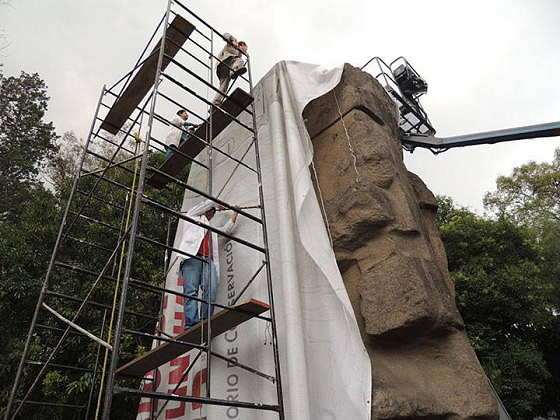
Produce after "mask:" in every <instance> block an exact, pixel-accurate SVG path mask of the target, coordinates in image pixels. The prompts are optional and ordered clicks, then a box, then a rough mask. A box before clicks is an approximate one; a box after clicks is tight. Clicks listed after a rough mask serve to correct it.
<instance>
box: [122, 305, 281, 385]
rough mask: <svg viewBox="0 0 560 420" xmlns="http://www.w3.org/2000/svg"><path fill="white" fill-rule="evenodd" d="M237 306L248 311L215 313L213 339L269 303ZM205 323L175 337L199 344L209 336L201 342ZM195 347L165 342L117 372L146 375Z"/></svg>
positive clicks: (135, 375)
mask: <svg viewBox="0 0 560 420" xmlns="http://www.w3.org/2000/svg"><path fill="white" fill-rule="evenodd" d="M235 308H239V309H243V310H244V311H246V312H237V311H231V310H229V309H224V310H221V311H220V312H218V313H216V314H214V315H213V316H212V338H214V337H217V336H219V335H221V334H223V333H225V332H226V331H228V330H230V329H232V328H234V327H236V326H238V325H239V324H242V323H243V322H245V321H248V320H249V319H251V318H253V317H254V316H255V315H260V314H262V313H263V312H266V311H268V309H269V308H270V306H269V305H267V304H266V303H263V302H260V301H258V300H254V299H251V300H248V301H246V302H243V303H240V304H237V305H235ZM206 323H207V321H204V322H202V323H198V324H196V325H195V326H194V327H192V328H190V329H188V330H187V331H185V332H183V333H181V334H179V335H177V336H175V340H179V341H185V342H189V343H195V344H200V343H201V342H202V341H204V340H205V338H206V336H204V337H203V338H202V341H201V332H203V333H204V334H207V330H206ZM193 348H194V347H191V346H184V345H181V344H177V343H164V344H162V345H161V346H158V347H156V348H155V349H153V350H151V351H150V352H148V353H146V354H145V355H143V356H141V357H139V358H137V359H134V360H132V361H130V362H128V363H127V364H126V365H124V366H121V367H120V368H118V369H117V375H122V376H131V377H136V378H143V377H144V375H145V374H146V372H149V371H150V370H153V369H155V368H157V367H158V366H161V365H163V364H165V363H167V362H169V361H170V360H173V359H175V358H176V357H178V356H180V355H181V354H183V353H185V352H187V351H189V350H191V349H193Z"/></svg>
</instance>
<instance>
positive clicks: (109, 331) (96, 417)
mask: <svg viewBox="0 0 560 420" xmlns="http://www.w3.org/2000/svg"><path fill="white" fill-rule="evenodd" d="M133 137H134V139H135V140H136V147H135V150H134V154H135V155H136V153H138V146H139V144H140V142H141V141H142V139H141V138H140V135H139V134H138V133H135V134H134V135H133ZM137 173H138V159H136V161H135V162H134V175H133V178H132V187H131V189H130V191H131V194H130V200H129V202H128V211H127V215H126V222H125V230H126V229H128V227H129V223H130V216H131V214H132V203H133V202H134V190H135V188H136V175H137ZM125 245H126V242H125V241H123V243H122V246H121V256H120V259H119V269H118V271H117V277H116V281H115V289H114V292H113V305H112V309H111V319H110V321H109V329H108V333H107V334H108V335H107V342H108V343H111V339H112V338H113V337H112V331H113V322H114V320H115V309H116V306H117V295H118V291H119V283H120V280H121V272H122V266H123V261H124V256H125ZM108 358H109V350H108V349H105V354H104V356H103V367H102V368H101V383H100V385H99V394H98V396H97V407H96V409H95V419H96V420H97V419H98V418H99V410H100V408H101V396H102V394H103V387H104V386H105V374H106V370H107V360H108Z"/></svg>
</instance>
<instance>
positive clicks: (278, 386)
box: [247, 55, 284, 420]
mask: <svg viewBox="0 0 560 420" xmlns="http://www.w3.org/2000/svg"><path fill="white" fill-rule="evenodd" d="M247 70H248V71H247V73H248V74H249V87H250V89H251V95H252V96H253V98H254V97H255V95H254V91H253V78H252V75H251V59H250V58H249V55H247ZM251 111H252V118H253V130H254V136H255V137H254V142H253V143H254V146H255V160H256V164H257V180H258V184H259V201H260V204H261V206H260V210H261V220H262V230H263V245H264V249H265V256H266V283H267V287H268V302H269V304H270V319H271V321H270V323H271V325H272V348H273V351H274V373H275V375H276V395H277V398H278V407H279V411H278V415H279V417H280V420H284V398H283V396H282V378H281V376H280V357H279V355H278V336H277V332H276V314H275V311H274V292H273V288H272V272H271V270H270V254H269V249H268V233H267V229H266V212H265V206H264V194H263V187H262V173H261V159H260V154H259V139H258V133H257V117H256V111H255V100H253V102H251Z"/></svg>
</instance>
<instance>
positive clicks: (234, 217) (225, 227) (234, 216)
mask: <svg viewBox="0 0 560 420" xmlns="http://www.w3.org/2000/svg"><path fill="white" fill-rule="evenodd" d="M237 216H239V213H237V212H236V211H233V212H232V213H231V217H230V219H229V220H228V221H227V223H226V224H225V225H223V226H222V227H221V228H220V230H222V231H223V232H224V233H228V234H229V233H231V232H233V230H234V229H235V226H236V223H237Z"/></svg>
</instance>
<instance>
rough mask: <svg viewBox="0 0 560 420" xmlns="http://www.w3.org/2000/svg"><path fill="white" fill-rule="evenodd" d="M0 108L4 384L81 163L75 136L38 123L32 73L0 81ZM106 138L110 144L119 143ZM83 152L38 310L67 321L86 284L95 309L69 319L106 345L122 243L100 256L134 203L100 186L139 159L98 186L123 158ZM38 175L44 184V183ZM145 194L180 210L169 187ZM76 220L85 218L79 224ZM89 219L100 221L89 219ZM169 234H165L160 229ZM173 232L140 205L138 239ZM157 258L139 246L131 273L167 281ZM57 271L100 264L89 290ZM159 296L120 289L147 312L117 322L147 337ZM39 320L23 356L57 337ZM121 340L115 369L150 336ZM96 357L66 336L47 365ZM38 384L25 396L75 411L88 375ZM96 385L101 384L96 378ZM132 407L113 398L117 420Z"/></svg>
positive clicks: (42, 353)
mask: <svg viewBox="0 0 560 420" xmlns="http://www.w3.org/2000/svg"><path fill="white" fill-rule="evenodd" d="M16 79H17V80H16ZM4 93H6V95H7V96H5V95H4ZM1 103H2V106H3V107H4V108H3V110H4V111H7V114H6V115H5V113H3V112H0V115H2V118H3V119H2V120H1V121H2V124H1V125H0V150H1V153H2V163H1V168H0V170H1V172H0V175H1V176H2V180H3V182H2V188H3V189H4V188H6V189H4V191H3V192H7V193H8V194H6V199H5V200H4V202H3V204H2V205H3V206H4V207H3V208H2V213H1V214H2V216H3V217H1V218H0V310H2V313H3V314H4V315H5V319H4V320H3V322H2V323H0V336H1V337H2V338H3V339H2V340H0V352H1V353H2V355H3V357H2V362H1V364H0V374H2V375H3V377H4V378H10V379H13V378H14V377H15V372H16V368H17V365H18V363H19V359H20V357H21V352H22V350H23V344H24V342H25V338H26V336H27V332H28V328H29V324H30V321H31V317H32V315H33V312H34V308H35V306H36V303H37V298H38V295H39V290H40V288H41V285H42V282H43V279H44V277H45V272H46V269H47V266H48V263H49V259H50V255H51V252H52V250H53V248H54V243H55V239H56V236H57V232H58V228H59V224H60V221H61V217H62V213H63V211H64V208H65V206H66V202H67V200H68V196H69V193H70V190H71V186H72V183H73V179H74V177H75V176H76V174H77V171H78V168H79V161H80V158H81V156H82V153H83V141H81V140H79V139H78V138H77V137H76V136H75V135H74V134H73V133H65V134H64V135H63V136H62V138H60V139H59V138H58V136H56V134H55V132H54V128H53V126H52V124H51V123H47V122H45V118H44V115H45V111H46V109H47V103H48V97H47V96H46V86H45V84H44V82H43V81H42V80H41V79H40V78H39V77H38V76H37V75H27V74H25V73H22V75H21V76H20V78H5V79H2V101H1ZM17 127H20V129H18V128H17ZM111 140H112V141H114V142H115V143H120V142H121V140H122V137H119V138H116V137H115V138H112V139H111ZM58 142H60V144H59V143H58ZM125 147H126V148H127V149H128V150H130V151H132V152H134V153H136V154H138V153H139V151H140V150H141V148H142V147H143V144H142V143H137V142H135V141H134V140H132V141H130V140H127V141H126V142H125ZM90 150H91V152H92V153H89V154H86V155H85V158H84V165H83V173H82V175H84V173H87V172H94V173H93V174H92V175H88V176H82V177H81V178H80V181H79V183H78V187H77V190H78V191H79V192H77V193H76V195H75V197H74V200H73V201H72V205H71V206H70V215H69V218H68V220H67V225H66V227H65V231H64V233H65V234H64V236H63V237H62V241H61V246H60V247H59V251H58V254H57V258H56V261H57V263H56V264H55V266H54V269H53V271H52V272H51V276H50V279H49V295H47V304H49V305H50V306H52V307H55V308H56V310H57V311H58V312H59V313H61V314H62V315H63V316H65V317H67V318H70V319H71V318H73V316H74V314H75V313H76V311H77V309H78V307H79V305H80V301H81V300H82V299H83V298H84V297H85V296H86V295H87V294H88V292H89V291H90V290H92V288H93V294H92V297H91V299H90V300H91V301H93V302H96V305H93V306H92V305H88V306H86V310H85V311H83V312H82V314H81V315H80V316H79V317H78V319H77V320H76V322H77V323H78V325H80V326H82V327H84V328H86V329H87V330H89V331H90V332H92V333H93V334H95V335H97V336H98V337H103V338H104V339H105V340H108V336H107V330H108V323H109V319H110V316H111V311H110V310H107V311H106V310H105V309H104V308H107V307H110V306H111V305H112V304H113V296H114V295H115V290H116V282H115V280H114V279H115V278H119V277H120V278H121V279H122V275H123V265H122V264H121V261H124V259H125V257H126V249H127V248H126V246H123V247H119V248H118V249H117V252H116V258H114V259H113V260H111V261H109V256H110V255H111V253H112V252H113V251H114V250H115V248H116V245H117V240H118V237H119V235H122V234H123V232H124V231H125V226H126V223H127V220H128V222H130V216H131V209H132V207H131V202H132V201H133V200H134V199H135V196H134V195H132V194H131V193H130V192H129V191H127V189H126V188H124V189H122V188H117V187H115V184H111V183H110V182H109V181H107V180H112V181H113V182H116V183H118V184H120V185H123V186H126V187H128V188H132V187H133V186H135V185H137V184H136V182H137V177H138V172H139V160H134V161H130V162H128V163H126V164H124V165H123V167H122V168H118V167H113V168H111V169H108V170H107V171H106V173H105V178H106V180H102V179H100V178H99V176H97V175H96V174H99V173H100V172H95V171H100V170H101V169H102V168H104V167H105V166H107V164H108V162H109V160H110V159H111V158H114V161H115V162H118V161H122V160H124V159H126V158H130V156H131V155H130V153H127V152H124V151H120V152H119V153H117V154H116V155H115V156H114V151H115V150H116V149H115V147H114V146H111V145H110V144H109V143H106V142H101V141H98V142H97V143H95V142H94V143H92V144H91V147H90ZM162 159H163V156H162V154H160V153H154V154H152V155H151V156H150V160H151V164H153V165H155V166H157V165H158V164H159V163H160V162H161V160H162ZM45 180H46V181H47V182H46V183H44V182H43V181H45ZM4 181H7V183H8V184H9V186H7V184H6V183H4ZM8 187H9V188H8ZM94 188H95V191H94ZM132 189H133V188H132ZM90 191H94V194H93V196H92V197H88V196H89V192H90ZM150 196H151V198H153V199H156V200H158V201H161V202H163V203H166V204H167V205H168V206H169V207H173V208H178V207H179V205H180V202H181V198H182V196H181V194H180V192H179V189H178V188H175V189H174V188H171V189H165V190H162V191H151V192H150ZM78 213H79V214H82V215H84V216H86V217H85V218H83V217H77V214H78ZM94 219H95V220H96V221H98V222H101V223H94V222H93V220H94ZM168 229H171V231H169V232H168ZM172 230H173V225H172V224H170V221H169V218H168V217H167V216H166V215H164V214H162V212H161V211H157V210H156V209H154V208H150V207H147V206H143V207H142V209H141V214H140V225H139V235H141V236H142V237H144V238H149V239H151V240H153V241H157V242H159V243H163V244H165V243H166V241H167V238H168V236H169V237H171V238H172V237H173V231H172ZM125 245H126V244H125ZM108 261H109V264H108V265H107V262H108ZM163 261H164V252H163V250H162V249H161V248H160V247H157V246H154V245H153V243H150V242H147V241H142V240H137V243H136V247H135V253H134V260H133V267H132V273H131V276H132V277H133V278H135V279H138V280H141V281H145V282H149V283H152V284H156V285H162V284H163V281H164V279H165V275H164V272H163V269H164V266H163ZM60 264H65V265H66V266H67V267H70V266H73V267H77V268H78V269H82V270H88V271H91V272H92V273H99V272H100V271H101V269H102V267H104V266H105V265H107V270H106V272H105V274H106V277H104V278H102V279H101V280H100V281H99V282H98V284H97V285H96V286H95V287H93V284H94V281H95V280H96V278H97V277H96V275H88V274H85V273H84V272H80V271H76V270H68V269H67V268H64V267H62V266H61V265H60ZM119 273H120V274H119ZM117 290H118V289H117ZM160 297H161V296H160V294H159V293H153V292H148V291H146V290H145V289H138V288H131V289H130V290H129V294H128V305H127V308H128V311H130V312H134V313H142V314H145V316H138V315H130V312H129V315H127V317H126V327H127V328H130V329H132V330H137V331H146V332H149V333H154V329H155V322H156V320H157V317H158V311H159V306H160ZM103 318H105V323H103ZM39 324H41V325H45V326H47V327H48V328H50V329H45V328H42V327H41V328H39V329H38V330H37V333H36V334H35V335H34V336H33V338H32V340H31V350H30V354H29V358H28V359H29V360H31V361H45V360H46V359H47V357H48V355H49V354H50V352H51V351H52V349H53V348H54V346H55V344H56V343H57V341H58V339H59V338H60V336H61V332H60V330H57V328H58V329H60V328H65V325H64V324H62V323H60V322H59V321H57V320H56V319H54V318H53V317H52V316H49V315H48V314H47V313H46V311H41V312H40V316H39ZM53 328H54V329H53ZM122 343H123V345H122V347H121V356H122V358H121V362H125V361H126V360H129V359H131V358H133V357H135V356H137V354H138V352H139V351H142V350H143V349H144V350H145V349H146V348H149V346H150V344H151V340H150V339H143V338H142V339H141V338H139V337H138V336H133V335H130V334H124V335H123V337H122ZM97 351H98V348H97V344H95V343H94V342H93V341H91V340H89V339H88V338H84V337H83V336H80V335H79V334H71V335H70V336H69V338H68V339H66V340H65V344H64V345H63V347H62V348H61V350H60V351H59V352H58V355H57V356H56V358H55V359H54V362H55V363H57V364H60V365H70V366H78V367H82V368H85V369H89V368H92V367H93V366H95V365H96V364H99V363H101V361H102V359H98V358H97ZM101 356H103V352H102V353H101ZM99 366H101V365H99ZM39 368H40V366H36V365H32V364H31V365H26V366H25V368H24V377H25V378H27V381H26V384H27V385H29V381H30V380H32V379H33V378H34V376H35V375H36V373H37V372H38V371H39ZM39 379H40V381H39V384H38V386H37V387H36V389H35V391H34V392H33V393H32V394H31V396H30V399H31V400H36V401H52V402H59V403H66V404H84V403H85V402H86V401H87V399H88V396H89V394H88V393H89V390H90V388H91V384H92V373H91V372H87V371H80V370H78V371H76V370H74V371H72V370H68V369H62V368H53V367H51V368H49V370H48V371H47V373H46V375H44V376H43V377H41V378H39ZM96 384H97V386H98V385H99V376H98V377H97V380H96ZM128 386H132V387H137V386H138V383H137V381H136V382H135V381H131V382H130V383H129V384H128ZM10 388H11V381H4V382H3V385H2V386H1V387H0V407H5V406H6V400H7V397H8V394H9V391H10ZM94 395H95V394H94ZM20 396H21V395H20ZM94 403H95V401H94ZM136 404H137V401H136V400H135V399H132V400H131V399H130V398H129V397H125V398H120V399H117V400H116V403H115V404H114V407H113V408H114V409H113V414H114V415H115V418H122V419H127V418H134V417H135V410H134V409H133V410H131V409H130V407H131V406H133V407H135V406H136ZM1 411H2V410H0V413H1ZM74 411H76V410H74ZM76 413H77V414H76ZM76 413H73V412H72V410H71V409H63V408H58V407H43V408H41V409H38V408H37V407H35V406H26V407H25V408H24V409H23V411H22V414H21V415H22V416H23V417H24V418H30V419H43V418H47V417H52V418H64V419H66V418H78V417H76V416H77V415H79V418H83V415H84V412H83V411H82V412H81V414H79V413H80V412H79V411H78V412H76Z"/></svg>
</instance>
